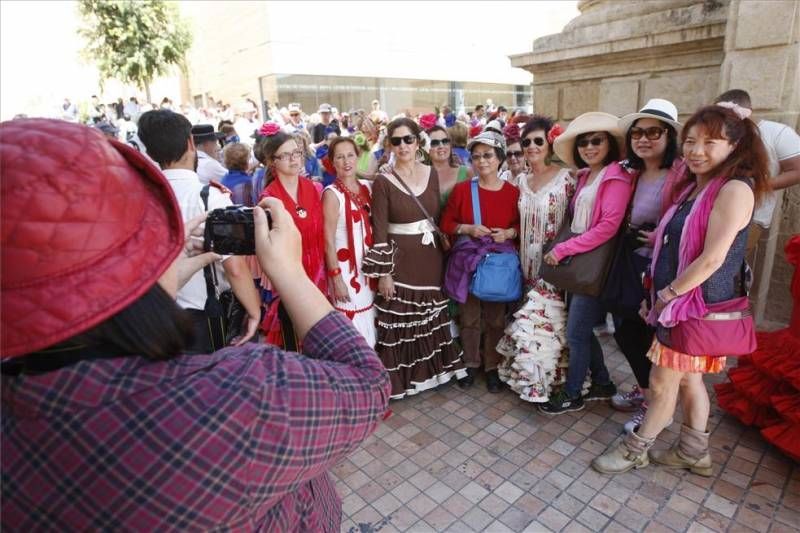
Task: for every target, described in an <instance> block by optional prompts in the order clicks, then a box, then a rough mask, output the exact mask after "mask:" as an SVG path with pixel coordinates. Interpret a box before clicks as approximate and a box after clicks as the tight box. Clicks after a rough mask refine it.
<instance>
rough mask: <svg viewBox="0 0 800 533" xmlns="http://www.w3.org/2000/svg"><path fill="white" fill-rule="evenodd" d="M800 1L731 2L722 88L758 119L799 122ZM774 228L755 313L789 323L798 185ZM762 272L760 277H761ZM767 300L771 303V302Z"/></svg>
mask: <svg viewBox="0 0 800 533" xmlns="http://www.w3.org/2000/svg"><path fill="white" fill-rule="evenodd" d="M799 64H800V2H796V1H782V2H776V1H754V0H731V3H730V6H729V9H728V23H727V30H726V33H725V60H724V61H723V63H722V69H721V73H720V92H722V91H726V90H728V89H745V90H747V91H748V92H749V93H750V97H751V99H752V101H753V109H754V115H755V117H756V119H758V118H763V119H768V120H774V121H777V122H783V123H784V124H788V125H790V126H792V127H793V128H795V129H797V128H798V127H799V126H800V70H799V68H798V67H799ZM779 205H780V207H779V208H778V209H776V213H775V217H774V219H773V223H772V226H771V227H770V231H769V232H768V233H766V232H765V234H764V235H763V236H762V238H761V241H760V242H759V244H758V250H757V254H756V261H755V268H754V270H755V272H756V274H757V280H756V282H757V283H756V286H755V287H754V290H755V292H756V294H755V300H756V316H757V317H763V318H764V319H766V320H770V321H777V322H786V321H788V318H789V315H790V314H791V309H792V301H791V298H790V297H789V285H790V280H791V277H792V274H793V268H792V267H791V266H790V265H789V264H788V263H787V262H786V261H785V260H784V255H783V248H784V246H786V241H788V240H789V238H790V237H791V236H792V235H794V234H796V233H800V186H795V187H792V188H790V189H787V190H785V191H783V194H782V198H781V201H780V202H779ZM759 274H760V275H759ZM768 302H769V305H767V303H768Z"/></svg>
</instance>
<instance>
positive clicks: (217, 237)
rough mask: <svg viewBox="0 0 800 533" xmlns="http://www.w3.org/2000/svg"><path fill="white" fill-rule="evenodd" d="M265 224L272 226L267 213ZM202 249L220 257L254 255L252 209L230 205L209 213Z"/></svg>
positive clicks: (254, 241)
mask: <svg viewBox="0 0 800 533" xmlns="http://www.w3.org/2000/svg"><path fill="white" fill-rule="evenodd" d="M267 222H268V223H269V224H270V226H272V224H271V220H270V218H269V212H267ZM204 248H205V250H206V251H207V252H215V253H218V254H220V255H255V253H256V235H255V223H254V222H253V208H252V207H245V206H243V205H232V206H229V207H224V208H220V209H214V210H213V211H209V213H208V217H207V218H206V229H205V234H204Z"/></svg>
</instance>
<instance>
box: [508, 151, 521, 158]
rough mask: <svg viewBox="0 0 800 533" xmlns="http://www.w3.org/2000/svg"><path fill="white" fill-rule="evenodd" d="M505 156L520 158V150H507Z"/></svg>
mask: <svg viewBox="0 0 800 533" xmlns="http://www.w3.org/2000/svg"><path fill="white" fill-rule="evenodd" d="M506 157H508V158H512V157H516V158H520V157H522V150H514V151H508V152H506Z"/></svg>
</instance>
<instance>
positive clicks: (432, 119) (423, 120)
mask: <svg viewBox="0 0 800 533" xmlns="http://www.w3.org/2000/svg"><path fill="white" fill-rule="evenodd" d="M419 125H420V127H421V128H422V129H423V130H425V131H427V130H429V129H431V128H432V127H434V126H435V125H436V115H435V114H434V113H426V114H424V115H422V116H420V117H419Z"/></svg>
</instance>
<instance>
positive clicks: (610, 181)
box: [553, 162, 633, 261]
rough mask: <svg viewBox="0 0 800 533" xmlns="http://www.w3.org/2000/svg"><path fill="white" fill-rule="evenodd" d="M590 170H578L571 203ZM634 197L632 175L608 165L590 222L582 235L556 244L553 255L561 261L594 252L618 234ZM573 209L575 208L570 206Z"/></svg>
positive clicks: (616, 164) (584, 182) (614, 164)
mask: <svg viewBox="0 0 800 533" xmlns="http://www.w3.org/2000/svg"><path fill="white" fill-rule="evenodd" d="M588 176H589V169H588V168H585V169H581V170H579V171H578V186H577V189H576V190H575V196H573V197H572V203H573V204H574V202H575V199H576V198H578V194H580V192H581V189H582V188H583V186H584V185H586V178H587V177H588ZM632 194H633V176H632V175H631V174H629V173H628V172H627V171H626V170H624V169H623V168H622V167H621V166H620V165H619V163H617V162H614V163H611V164H610V165H609V166H608V168H606V172H605V175H604V176H603V179H602V181H601V182H600V184H599V185H598V188H597V197H596V199H595V202H594V207H593V208H592V221H591V224H590V225H589V229H587V230H586V231H585V232H584V233H581V234H580V235H577V236H575V237H573V238H571V239H569V240H566V241H564V242H562V243H559V244H557V245H556V246H555V247H554V248H553V255H555V256H556V259H558V260H559V261H561V260H562V259H563V258H565V257H568V256H571V255H577V254H582V253H585V252H588V251H591V250H594V249H595V248H597V247H598V246H600V245H601V244H603V243H604V242H606V241H607V240H609V239H610V238H612V237H613V236H614V235H616V234H617V231H618V230H619V226H620V224H622V219H623V218H624V217H625V213H626V211H627V210H628V203H629V202H630V200H631V195H632ZM572 207H573V209H574V205H573V206H572Z"/></svg>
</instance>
